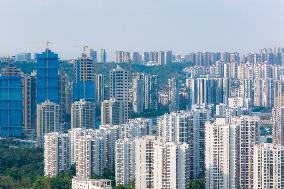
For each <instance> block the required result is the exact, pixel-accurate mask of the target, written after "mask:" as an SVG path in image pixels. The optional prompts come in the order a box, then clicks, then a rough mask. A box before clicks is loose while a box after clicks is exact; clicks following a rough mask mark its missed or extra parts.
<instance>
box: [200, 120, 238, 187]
mask: <svg viewBox="0 0 284 189" xmlns="http://www.w3.org/2000/svg"><path fill="white" fill-rule="evenodd" d="M205 128H206V132H205V168H206V177H205V178H206V189H213V188H214V189H228V188H230V186H231V187H232V188H233V187H235V186H234V182H232V183H230V181H231V180H230V148H229V147H230V126H229V124H228V123H227V119H226V118H217V119H216V121H215V122H214V123H209V122H207V123H206V126H205Z"/></svg>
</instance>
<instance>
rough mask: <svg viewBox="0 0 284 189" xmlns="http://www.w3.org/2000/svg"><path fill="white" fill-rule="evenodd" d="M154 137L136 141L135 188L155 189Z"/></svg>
mask: <svg viewBox="0 0 284 189" xmlns="http://www.w3.org/2000/svg"><path fill="white" fill-rule="evenodd" d="M154 141H155V137H154V136H145V137H142V138H137V139H135V188H136V189H152V188H153V187H154V148H153V143H154Z"/></svg>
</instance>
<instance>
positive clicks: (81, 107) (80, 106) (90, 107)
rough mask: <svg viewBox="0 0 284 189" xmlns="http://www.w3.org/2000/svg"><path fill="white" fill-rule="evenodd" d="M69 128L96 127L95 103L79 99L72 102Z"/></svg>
mask: <svg viewBox="0 0 284 189" xmlns="http://www.w3.org/2000/svg"><path fill="white" fill-rule="evenodd" d="M71 109H72V110H71V112H72V113H71V128H72V129H73V128H87V129H95V128H96V106H95V103H93V102H89V101H86V100H84V99H81V100H80V101H76V102H74V103H73V104H72V108H71Z"/></svg>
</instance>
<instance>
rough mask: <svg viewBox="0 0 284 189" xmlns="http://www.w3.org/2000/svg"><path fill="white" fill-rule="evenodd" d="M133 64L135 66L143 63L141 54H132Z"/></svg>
mask: <svg viewBox="0 0 284 189" xmlns="http://www.w3.org/2000/svg"><path fill="white" fill-rule="evenodd" d="M132 63H135V64H140V63H141V55H140V53H139V52H133V53H132Z"/></svg>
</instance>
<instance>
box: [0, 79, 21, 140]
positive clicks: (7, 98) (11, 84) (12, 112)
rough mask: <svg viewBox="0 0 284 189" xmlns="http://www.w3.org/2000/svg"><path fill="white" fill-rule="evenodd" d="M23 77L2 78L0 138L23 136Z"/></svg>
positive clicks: (0, 81)
mask: <svg viewBox="0 0 284 189" xmlns="http://www.w3.org/2000/svg"><path fill="white" fill-rule="evenodd" d="M22 126H23V107H22V77H21V76H20V75H15V76H13V75H2V76H0V137H19V136H21V134H22Z"/></svg>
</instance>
